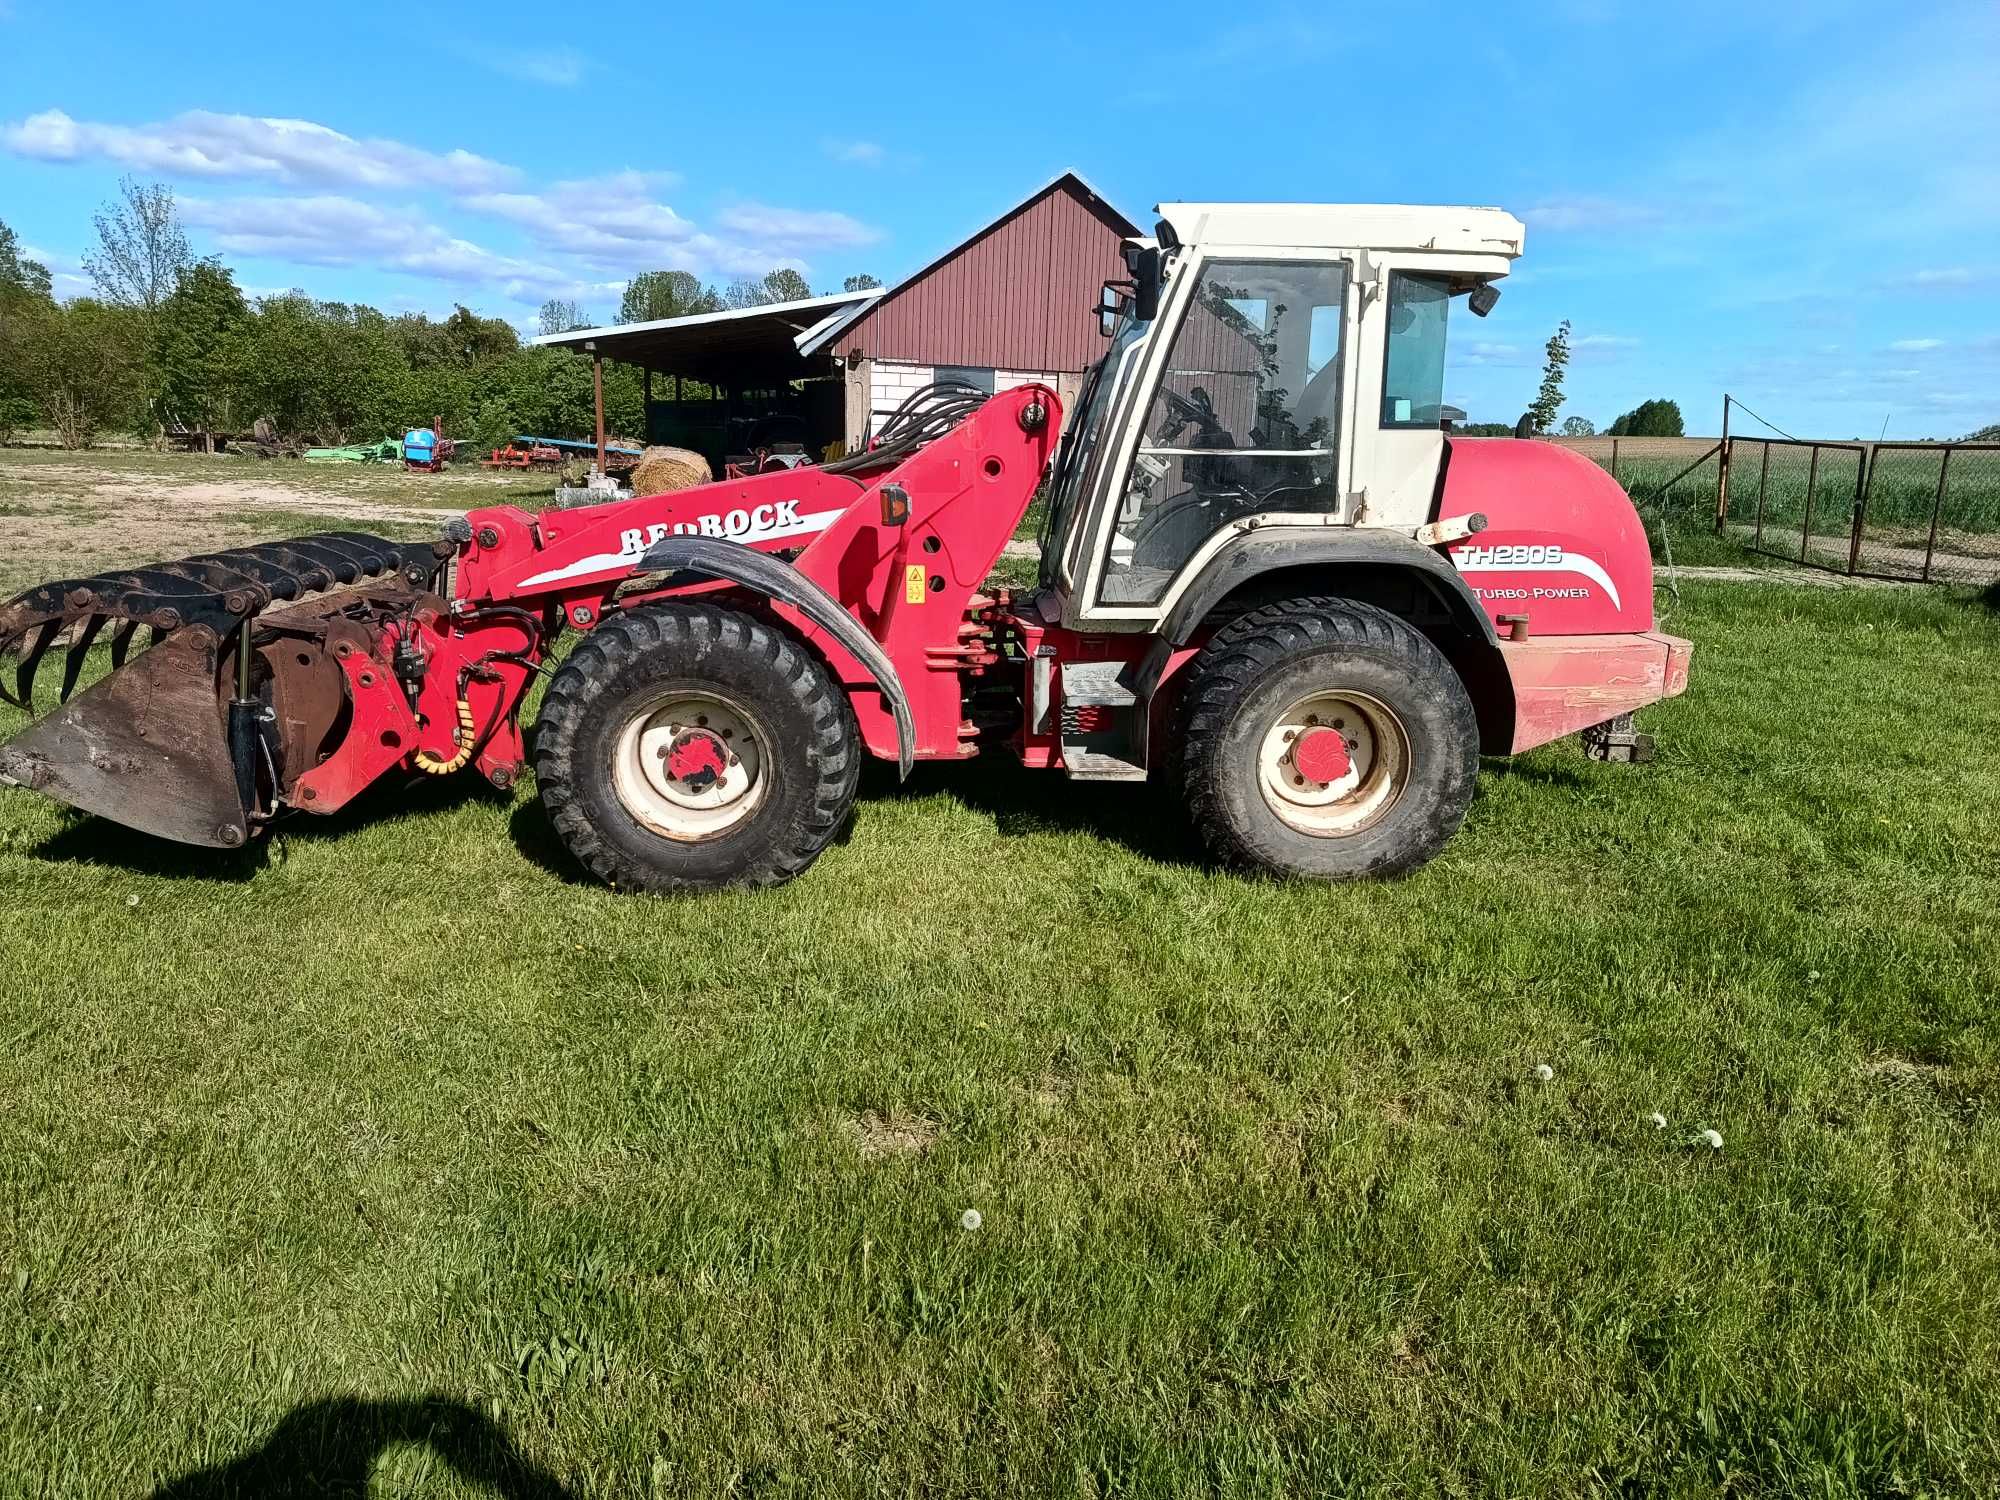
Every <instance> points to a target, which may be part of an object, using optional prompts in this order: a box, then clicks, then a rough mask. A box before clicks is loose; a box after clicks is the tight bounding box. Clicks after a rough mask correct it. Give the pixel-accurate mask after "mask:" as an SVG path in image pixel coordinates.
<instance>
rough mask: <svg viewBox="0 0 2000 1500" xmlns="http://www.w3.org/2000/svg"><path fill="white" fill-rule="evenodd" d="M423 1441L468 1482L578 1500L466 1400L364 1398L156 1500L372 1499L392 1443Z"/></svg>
mask: <svg viewBox="0 0 2000 1500" xmlns="http://www.w3.org/2000/svg"><path fill="white" fill-rule="evenodd" d="M405 1443H414V1444H421V1445H422V1446H424V1447H427V1448H429V1449H430V1450H431V1451H432V1452H433V1453H435V1454H436V1455H437V1456H438V1457H439V1458H441V1459H443V1460H444V1462H445V1463H446V1464H447V1465H448V1466H449V1467H450V1468H451V1471H452V1472H453V1473H454V1474H456V1475H458V1476H459V1478H461V1479H464V1480H468V1481H470V1482H472V1483H474V1484H479V1485H483V1486H484V1487H485V1488H486V1489H488V1490H490V1491H491V1492H492V1493H493V1494H495V1495H503V1496H507V1497H509V1500H569V1497H570V1495H571V1491H570V1490H569V1489H568V1488H566V1487H565V1486H564V1485H563V1484H561V1483H560V1482H559V1481H558V1480H557V1479H556V1477H555V1476H554V1475H553V1474H551V1473H549V1472H548V1471H547V1470H546V1469H544V1468H542V1467H541V1466H540V1465H539V1464H536V1463H534V1462H532V1461H530V1460H529V1459H527V1458H525V1457H523V1456H522V1454H521V1452H520V1450H519V1449H517V1448H516V1447H515V1446H514V1442H513V1439H511V1438H509V1437H508V1436H507V1434H506V1433H505V1432H504V1431H502V1430H501V1428H500V1427H499V1426H498V1425H497V1424H495V1423H494V1422H493V1421H492V1420H491V1419H489V1418H488V1417H486V1416H484V1415H482V1414H481V1413H480V1412H478V1411H475V1410H474V1409H473V1408H472V1407H470V1406H467V1405H466V1404H465V1403H464V1402H462V1401H452V1400H448V1399H446V1398H444V1397H442V1396H423V1397H417V1398H413V1399H411V1400H408V1401H364V1400H362V1399H361V1398H359V1397H356V1396H343V1397H336V1398H334V1399H332V1400H327V1401H311V1402H307V1403H306V1404H305V1405H303V1406H299V1407H295V1408H294V1409H293V1410H292V1411H291V1412H290V1413H289V1414H288V1415H287V1416H286V1417H285V1418H284V1420H283V1421H281V1422H279V1423H278V1425H277V1426H276V1427H275V1428H273V1429H272V1430H271V1435H270V1436H269V1437H267V1438H265V1440H264V1441H263V1443H262V1444H260V1445H259V1446H258V1447H257V1448H256V1449H254V1450H253V1451H251V1452H249V1453H246V1454H244V1455H243V1456H242V1457H241V1458H238V1459H235V1460H233V1461H232V1462H230V1463H226V1464H223V1465H221V1466H220V1467H218V1468H212V1469H202V1470H200V1471H198V1472H196V1473H192V1474H187V1475H183V1476H182V1477H181V1478H179V1479H173V1480H169V1481H168V1482H167V1483H165V1484H163V1485H161V1486H160V1487H159V1488H158V1489H156V1490H155V1491H153V1495H152V1500H251V1497H253V1496H254V1497H258V1500H266V1497H268V1500H282V1497H285V1496H293V1495H296V1496H300V1497H304V1496H308V1495H310V1496H314V1497H317V1500H366V1496H367V1494H368V1481H369V1476H370V1475H371V1474H372V1473H373V1471H374V1468H375V1463H376V1460H377V1459H379V1458H380V1457H381V1456H382V1454H383V1453H384V1451H386V1450H387V1449H388V1448H389V1447H391V1446H392V1445H399V1444H405Z"/></svg>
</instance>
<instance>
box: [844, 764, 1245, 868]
mask: <svg viewBox="0 0 2000 1500" xmlns="http://www.w3.org/2000/svg"><path fill="white" fill-rule="evenodd" d="M861 796H862V797H863V798H864V799H866V800H868V801H883V802H908V801H913V800H916V799H918V798H923V797H937V796H945V797H950V798H952V799H953V800H954V801H956V802H958V803H959V804H960V805H961V806H963V807H966V808H969V809H971V810H972V811H973V812H976V813H979V814H982V815H983V816H986V817H990V818H991V819H992V820H993V826H994V827H995V828H996V829H998V830H999V832H1000V834H1001V836H1002V837H1004V838H1034V837H1036V836H1038V835H1041V834H1050V833H1086V834H1090V835H1092V836H1094V837H1096V838H1101V839H1107V840H1109V841H1111V842H1112V843H1116V844H1123V845H1124V846H1125V847H1126V848H1128V849H1130V850H1131V851H1132V852H1133V853H1135V854H1139V855H1142V856H1144V857H1145V858H1147V859H1151V860H1157V861H1159V862H1161V863H1163V864H1181V865H1194V866H1200V867H1203V868H1206V867H1208V866H1209V865H1210V864H1211V863H1212V861H1211V860H1210V859H1209V857H1208V854H1207V851H1206V850H1204V849H1203V848H1202V844H1201V840H1200V839H1199V838H1198V837H1197V836H1196V834H1195V831H1194V829H1193V827H1192V826H1191V825H1190V824H1189V822H1188V819H1187V814H1186V812H1185V810H1184V809H1183V808H1181V807H1180V806H1179V805H1178V804H1177V803H1176V802H1175V801H1174V800H1173V799H1172V798H1171V797H1170V796H1169V795H1168V794H1167V793H1166V792H1165V791H1164V790H1163V789H1162V788H1161V787H1160V786H1159V785H1158V784H1156V783H1154V782H1143V783H1141V782H1116V781H1111V782H1107V781H1072V780H1070V778H1069V777H1067V776H1065V775H1064V774H1063V773H1062V772H1060V771H1036V770H1030V769H1029V768H1028V767H1026V766H1023V765H1021V764H1020V763H1019V762H1017V761H1014V760H1011V759H1008V758H1006V757H994V758H992V759H988V760H978V761H962V762H959V763H957V764H949V765H948V764H940V763H938V762H929V763H926V764H923V765H919V766H918V767H917V768H916V769H915V770H913V771H912V772H911V773H910V779H909V780H908V781H905V782H898V781H897V780H896V776H895V772H893V771H892V770H890V769H889V767H888V765H887V764H886V763H884V762H880V761H873V762H870V763H869V764H868V765H866V766H865V767H863V769H862V772H861Z"/></svg>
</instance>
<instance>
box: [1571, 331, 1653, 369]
mask: <svg viewBox="0 0 2000 1500" xmlns="http://www.w3.org/2000/svg"><path fill="white" fill-rule="evenodd" d="M1638 347H1639V341H1638V340H1637V339H1635V338H1629V337H1627V336H1626V335H1624V334H1621V333H1584V334H1579V335H1577V337H1575V338H1573V339H1571V340H1570V341H1569V350H1570V354H1571V355H1572V356H1574V357H1575V358H1576V360H1577V361H1578V362H1579V363H1582V364H1587V365H1601V364H1609V363H1611V362H1612V361H1613V360H1616V359H1619V358H1621V357H1622V356H1623V355H1624V354H1625V352H1626V351H1627V350H1630V349H1636V348H1638Z"/></svg>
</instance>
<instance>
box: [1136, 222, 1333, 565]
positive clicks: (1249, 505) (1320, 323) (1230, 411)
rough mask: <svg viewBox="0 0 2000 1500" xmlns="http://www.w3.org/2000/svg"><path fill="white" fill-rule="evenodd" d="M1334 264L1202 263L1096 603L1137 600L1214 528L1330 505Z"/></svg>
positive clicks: (1152, 408)
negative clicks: (1259, 516) (1266, 514)
mask: <svg viewBox="0 0 2000 1500" xmlns="http://www.w3.org/2000/svg"><path fill="white" fill-rule="evenodd" d="M1346 292H1347V265H1346V263H1345V262H1344V261H1248V260H1245V261H1210V262H1208V263H1207V264H1206V265H1204V266H1203V267H1202V270H1201V280H1200V282H1199V283H1198V284H1197V285H1196V287H1195V291H1194V295H1193V297H1192V298H1191V299H1190V301H1189V303H1188V304H1187V311H1186V313H1185V315H1184V316H1183V318H1182V321H1181V325H1180V327H1179V329H1178V330H1177V331H1176V332H1175V334H1174V341H1173V344H1172V346H1171V348H1170V351H1169V353H1168V356H1167V362H1166V368H1165V370H1164V371H1163V372H1162V374H1161V375H1160V379H1159V384H1158V386H1157V387H1156V388H1155V389H1154V391H1153V394H1152V398H1151V400H1150V401H1149V403H1148V404H1147V408H1146V420H1145V428H1144V431H1143V433H1142V434H1141V437H1140V440H1139V448H1138V452H1137V453H1136V454H1135V455H1134V457H1133V461H1132V470H1131V473H1130V475H1129V476H1128V477H1127V480H1126V485H1125V492H1124V494H1123V495H1122V496H1121V497H1120V501H1119V508H1118V514H1117V517H1116V521H1115V525H1114V529H1113V531H1112V535H1111V555H1110V557H1109V558H1108V559H1107V560H1106V563H1105V570H1104V582H1103V585H1102V588H1101V591H1100V598H1101V599H1102V601H1103V602H1104V603H1106V604H1151V603H1154V602H1156V601H1158V600H1159V599H1160V598H1161V597H1162V596H1163V595H1164V594H1165V593H1166V590H1167V585H1168V584H1169V582H1171V581H1172V579H1173V576H1174V574H1175V573H1176V572H1178V571H1179V570H1180V567H1181V565H1182V564H1183V563H1185V562H1186V561H1187V560H1188V558H1190V557H1191V556H1193V555H1194V553H1195V552H1196V551H1197V550H1198V549H1199V548H1200V546H1201V544H1202V543H1203V542H1205V541H1207V540H1208V538H1209V537H1210V536H1212V535H1214V534H1215V532H1216V531H1217V529H1218V528H1220V527H1222V526H1224V525H1227V524H1228V523H1229V522H1231V521H1233V520H1237V519H1239V518H1241V517H1243V516H1251V515H1257V514H1259V513H1264V512H1295V511H1331V510H1334V509H1336V508H1338V506H1339V503H1340V491H1339V486H1338V484H1337V483H1336V475H1335V458H1334V454H1335V443H1336V439H1337V438H1338V436H1339V428H1340V383H1341V337H1342V330H1343V328H1344V326H1345V320H1344V319H1343V317H1342V307H1343V303H1344V300H1345V296H1346Z"/></svg>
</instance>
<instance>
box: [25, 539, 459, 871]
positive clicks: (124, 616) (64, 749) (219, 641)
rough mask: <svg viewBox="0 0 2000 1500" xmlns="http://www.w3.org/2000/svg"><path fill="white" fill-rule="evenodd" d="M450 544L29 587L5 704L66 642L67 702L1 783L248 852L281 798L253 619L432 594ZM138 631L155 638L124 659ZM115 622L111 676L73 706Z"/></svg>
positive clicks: (246, 558) (311, 548)
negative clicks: (362, 594) (374, 583)
mask: <svg viewBox="0 0 2000 1500" xmlns="http://www.w3.org/2000/svg"><path fill="white" fill-rule="evenodd" d="M449 551H450V546H449V544H448V543H443V544H432V543H428V542H419V543H405V542H390V541H385V540H383V539H382V538H381V537H375V536H369V535H367V534H365V533H362V532H328V533H322V534H320V535H316V536H308V537H300V538H297V539H295V540H292V541H285V542H271V543H266V544H264V545H261V546H256V547H242V548H237V549H235V550H232V551H228V552H217V553H210V554H206V555H203V556H200V557H190V558H184V559H181V560H180V561H177V562H163V563H153V564H150V565H148V566H145V567H141V568H135V569H132V570H130V571H126V572H112V573H100V574H96V575H94V576H92V577H89V578H79V579H70V580H65V581H62V582H58V583H49V584H43V585H41V586H40V587H39V588H32V589H29V590H27V591H26V592H25V593H23V594H20V595H18V596H17V597H15V598H14V599H12V600H9V601H8V602H7V603H6V604H5V605H0V653H11V654H15V655H18V656H19V658H20V660H19V663H18V666H17V667H16V669H15V671H14V673H13V679H14V680H13V684H12V691H9V689H8V684H7V683H6V682H5V680H4V679H0V698H6V699H8V700H9V701H11V702H14V703H17V704H19V705H20V706H21V707H24V708H27V709H29V710H30V711H32V709H33V706H34V682H35V676H36V673H37V671H38V670H39V668H40V666H41V662H42V659H43V658H44V657H45V656H46V655H47V654H48V653H49V652H50V651H51V650H52V649H53V648H54V647H55V646H56V645H58V644H59V643H62V644H65V653H64V664H63V680H62V689H61V694H60V696H61V698H62V700H63V705H62V706H61V707H60V708H58V709H57V710H56V711H55V712H54V713H51V714H50V715H48V716H47V717H46V718H43V719H41V720H40V721H38V722H36V723H34V724H32V725H30V726H29V727H28V728H27V729H25V730H23V731H22V732H21V733H20V734H18V735H16V736H15V737H14V738H13V739H12V740H11V741H9V742H8V743H7V744H6V745H4V746H0V784H12V785H15V786H21V787H27V788H30V789H31V790H34V791H38V792H42V793H44V794H46V795H47V796H50V797H54V798H56V799H57V800H58V801H61V802H67V803H69V804H70V805H71V806H73V807H76V808H80V809H82V810H83V811H84V812H88V813H95V814H97V815H98V816H99V817H104V818H109V819H110V820H111V821H113V822H115V823H120V824H123V825H124V826H125V827H127V828H133V829H137V830H139V831H140V832H142V833H150V834H155V835H157V836H159V837H161V838H168V839H174V840H177V841H179V842H181V843H186V844H200V845H207V846H210V847H214V848H229V847H234V846H236V845H240V844H242V843H243V842H244V841H245V840H246V839H247V838H249V837H250V836H251V835H252V834H253V833H255V832H257V831H258V830H259V828H260V827H261V825H262V823H263V822H264V821H266V820H267V819H268V817H269V816H270V815H271V814H272V813H273V812H275V811H276V802H277V796H278V793H279V791H280V790H281V789H280V788H279V787H278V786H277V785H276V784H275V781H276V768H277V767H278V765H279V764H280V763H281V761H282V755H281V747H279V746H278V745H277V744H275V743H274V736H275V730H274V729H273V728H272V727H271V725H272V724H273V723H274V716H273V715H271V714H270V713H269V712H268V710H266V709H265V708H264V707H263V705H262V704H261V703H260V702H259V701H258V696H259V695H258V693H257V691H255V690H254V688H253V681H252V669H253V662H254V661H255V659H256V658H255V655H254V653H253V652H252V651H251V650H250V646H251V643H252V641H251V638H252V635H253V634H254V632H255V631H256V629H257V626H256V624H255V620H256V616H257V615H258V614H259V612H260V611H262V610H263V609H265V608H266V606H268V605H271V604H273V603H277V602H280V601H285V602H289V601H292V600H296V599H299V598H301V597H302V596H304V595H307V594H312V593H317V592H321V591H324V590H327V589H333V588H338V587H340V586H342V585H346V584H352V583H357V582H361V581H363V580H366V579H371V578H383V577H399V578H400V579H401V580H402V581H403V582H405V583H408V584H410V585H412V586H417V587H421V586H425V585H428V584H429V583H431V582H432V581H434V580H435V578H436V575H437V573H438V570H439V568H440V566H441V558H442V557H443V556H444V555H446V554H447V553H448V552H449ZM141 625H145V626H147V627H148V628H149V629H150V631H151V637H152V641H153V644H152V645H151V647H150V649H147V650H145V651H144V652H142V653H141V654H140V655H139V656H137V657H136V658H133V659H131V660H129V661H128V660H127V657H128V655H129V654H130V651H131V647H132V642H133V636H134V634H135V633H136V632H137V630H138V628H139V627H140V626H141ZM106 626H110V627H111V629H112V634H111V663H112V671H111V673H110V675H108V676H107V677H105V678H104V679H103V680H102V681H99V682H97V683H95V684H94V685H92V686H91V687H89V688H88V689H86V690H85V691H84V692H82V693H80V694H77V695H76V696H75V697H74V698H73V699H72V698H71V696H70V695H71V693H72V691H73V690H74V689H75V687H76V683H77V680H78V678H79V677H80V675H81V673H82V669H83V665H84V660H85V657H86V656H87V655H88V653H89V651H90V650H91V648H92V646H93V645H94V644H95V642H96V641H97V639H98V637H99V635H100V634H101V633H102V632H103V630H104V628H105V627H106ZM263 665H264V667H265V669H266V670H267V671H268V665H269V663H268V658H266V659H264V662H263ZM232 668H233V669H234V670H233V672H232ZM266 690H267V691H268V688H267V689H266Z"/></svg>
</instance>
